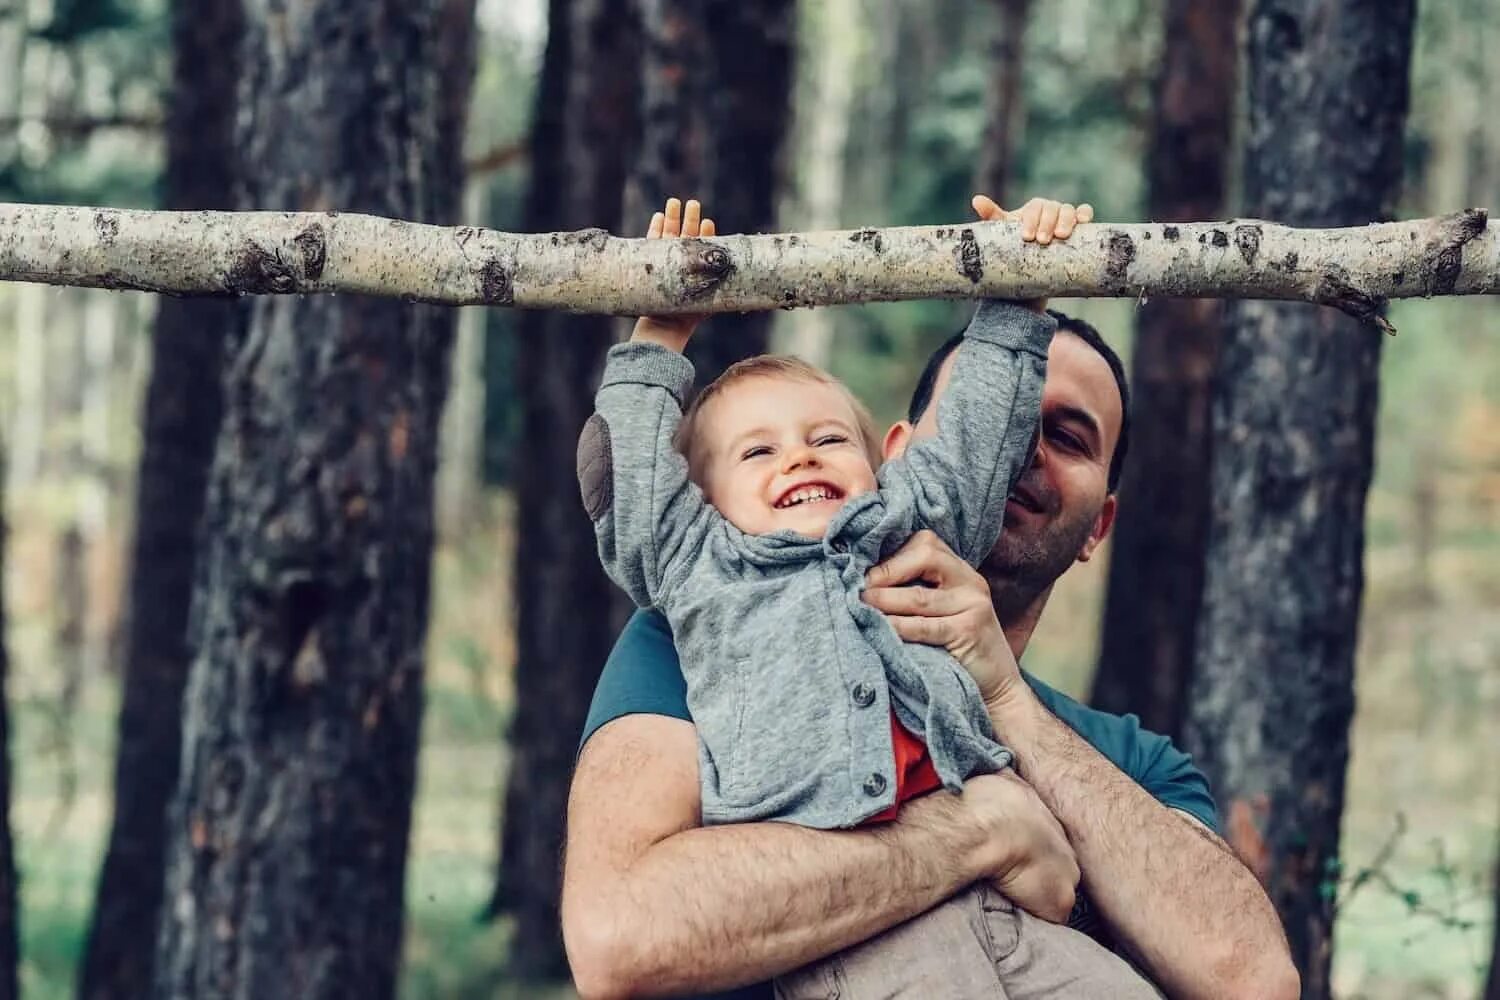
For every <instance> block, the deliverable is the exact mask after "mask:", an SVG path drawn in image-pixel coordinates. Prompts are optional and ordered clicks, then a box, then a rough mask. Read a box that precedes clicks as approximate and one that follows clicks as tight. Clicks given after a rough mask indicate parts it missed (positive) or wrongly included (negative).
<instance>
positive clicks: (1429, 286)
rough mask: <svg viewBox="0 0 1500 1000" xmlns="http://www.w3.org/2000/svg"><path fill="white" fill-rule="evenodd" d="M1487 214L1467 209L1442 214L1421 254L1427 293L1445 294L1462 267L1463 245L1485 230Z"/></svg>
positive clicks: (1424, 285) (1450, 289) (1424, 286)
mask: <svg viewBox="0 0 1500 1000" xmlns="http://www.w3.org/2000/svg"><path fill="white" fill-rule="evenodd" d="M1488 224H1489V213H1488V212H1486V211H1485V210H1484V209H1482V208H1470V209H1467V210H1465V211H1462V212H1456V213H1454V214H1453V215H1449V216H1447V217H1445V218H1444V219H1443V220H1442V221H1441V223H1440V224H1439V225H1438V230H1437V235H1436V236H1435V237H1434V238H1433V239H1432V241H1431V242H1429V243H1428V244H1427V249H1426V250H1425V251H1424V252H1423V254H1422V276H1423V282H1422V288H1423V291H1424V292H1426V293H1427V294H1428V295H1447V294H1449V293H1451V292H1452V291H1453V287H1454V286H1455V285H1456V284H1457V283H1458V275H1459V273H1460V272H1461V271H1462V270H1463V267H1464V244H1466V243H1468V242H1469V241H1470V240H1472V239H1474V238H1475V237H1476V236H1478V235H1479V234H1480V233H1482V232H1484V230H1485V226H1487V225H1488Z"/></svg>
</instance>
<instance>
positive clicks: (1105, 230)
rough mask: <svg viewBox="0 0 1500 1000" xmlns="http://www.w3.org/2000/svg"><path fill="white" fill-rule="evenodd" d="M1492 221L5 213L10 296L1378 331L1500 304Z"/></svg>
mask: <svg viewBox="0 0 1500 1000" xmlns="http://www.w3.org/2000/svg"><path fill="white" fill-rule="evenodd" d="M1487 219H1488V216H1487V213H1486V212H1485V211H1484V210H1482V209H1469V210H1467V211H1463V212H1459V213H1456V214H1454V215H1449V216H1444V217H1441V218H1434V219H1419V220H1413V221H1408V222H1389V223H1377V224H1373V225H1368V226H1358V227H1351V228H1345V229H1293V228H1289V227H1286V226H1281V225H1277V224H1275V223H1270V222H1261V221H1255V220H1243V219H1242V220H1234V221H1230V222H1213V223H1209V222H1199V223H1184V224H1172V225H1164V224H1156V223H1148V224H1131V225H1109V224H1099V223H1095V224H1092V225H1087V226H1080V227H1079V228H1078V229H1077V230H1076V231H1075V232H1074V235H1073V237H1072V238H1071V239H1070V240H1068V241H1067V242H1066V243H1057V244H1053V245H1051V246H1045V247H1044V246H1039V245H1037V244H1034V243H1033V244H1027V243H1023V242H1022V241H1021V238H1020V234H1019V226H1017V225H1015V224H1013V223H970V224H961V225H953V226H912V227H903V228H892V229H861V230H854V231H846V232H828V233H792V234H782V235H763V236H721V237H718V238H715V239H711V240H703V239H681V240H653V241H646V240H643V239H622V238H618V237H613V236H610V235H609V234H608V233H606V232H604V231H603V230H600V229H585V230H580V231H578V232H571V233H541V234H514V233H500V232H495V231H493V230H488V229H477V228H472V227H467V226H463V227H442V226H431V225H421V224H417V223H411V222H404V221H401V220H397V219H383V218H378V217H375V216H369V215H354V214H338V213H281V212H244V213H228V212H144V211H132V210H122V209H99V208H77V207H66V206H43V205H0V280H4V281H34V282H43V283H47V284H54V285H79V286H85V287H95V288H130V289H139V290H143V291H152V292H162V293H166V294H170V295H261V294H292V293H314V292H346V293H358V294H363V295H380V296H390V297H400V298H404V299H407V300H411V301H418V302H434V303H439V304H443V305H454V306H461V305H500V306H515V307H518V308H526V309H557V310H567V311H570V312H585V313H614V314H617V315H627V316H629V315H641V314H656V315H666V314H671V313H682V312H694V313H714V312H742V311H750V310H759V309H772V308H793V307H797V306H813V305H839V304H845V303H851V302H883V301H893V300H897V299H925V298H974V297H981V296H984V297H1003V298H1033V297H1038V296H1043V295H1047V296H1059V297H1101V296H1145V297H1173V298H1184V297H1185V298H1251V299H1283V300H1290V301H1303V302H1317V303H1321V304H1324V305H1330V306H1336V307H1338V308H1340V309H1343V310H1344V311H1345V312H1348V313H1350V314H1352V315H1355V316H1358V317H1360V318H1363V319H1372V320H1375V321H1376V322H1383V321H1382V320H1380V318H1379V310H1380V308H1381V306H1382V305H1384V303H1385V302H1386V300H1389V299H1396V298H1414V297H1418V296H1432V295H1494V294H1497V293H1500V237H1497V236H1496V234H1495V232H1494V231H1493V230H1490V229H1488V227H1487Z"/></svg>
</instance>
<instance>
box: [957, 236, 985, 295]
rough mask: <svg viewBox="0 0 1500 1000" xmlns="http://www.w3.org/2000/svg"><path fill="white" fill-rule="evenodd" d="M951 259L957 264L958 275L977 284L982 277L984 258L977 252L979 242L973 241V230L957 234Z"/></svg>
mask: <svg viewBox="0 0 1500 1000" xmlns="http://www.w3.org/2000/svg"><path fill="white" fill-rule="evenodd" d="M953 257H954V259H955V260H956V261H957V263H958V273H959V274H961V275H963V276H964V277H965V278H968V279H969V280H970V281H972V282H973V283H974V284H976V285H977V284H979V279H980V278H983V277H984V258H983V256H982V255H981V254H980V252H979V241H978V240H976V239H974V230H972V229H965V230H963V231H962V232H960V233H959V234H958V246H957V247H955V248H954V250H953Z"/></svg>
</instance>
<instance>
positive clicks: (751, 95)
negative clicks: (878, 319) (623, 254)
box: [624, 0, 796, 385]
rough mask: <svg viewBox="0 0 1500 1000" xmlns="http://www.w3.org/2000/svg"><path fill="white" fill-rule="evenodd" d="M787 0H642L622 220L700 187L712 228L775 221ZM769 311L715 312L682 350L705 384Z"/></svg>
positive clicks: (635, 220)
mask: <svg viewBox="0 0 1500 1000" xmlns="http://www.w3.org/2000/svg"><path fill="white" fill-rule="evenodd" d="M795 7H796V5H795V3H794V2H793V0H641V3H640V11H641V30H642V32H643V35H644V38H643V46H642V51H643V53H644V56H643V59H642V63H641V92H640V97H641V126H640V129H641V140H640V148H639V150H638V152H637V154H636V157H635V163H634V166H633V168H632V170H631V175H630V179H629V184H628V188H627V196H626V203H625V204H626V212H625V219H624V226H625V229H626V230H627V232H628V234H629V235H637V234H638V233H640V232H643V231H644V230H645V228H646V223H647V222H648V221H649V220H650V218H651V213H652V212H653V211H655V210H657V209H659V208H660V207H661V205H662V203H663V202H664V201H665V200H666V199H667V198H668V197H672V196H677V197H681V198H683V199H687V198H698V199H699V200H701V201H702V202H703V206H704V211H705V212H706V213H707V214H708V215H709V216H710V217H711V218H713V220H714V221H715V223H717V224H718V226H719V231H720V232H721V233H759V232H768V231H772V230H774V229H775V228H776V199H777V194H778V189H779V187H780V183H781V177H782V173H783V169H784V166H783V162H782V160H783V149H784V147H785V138H786V131H787V125H788V122H789V121H790V119H791V107H790V100H791V86H792V58H793V57H792V43H793V28H794V20H795V13H796V10H795ZM770 327H771V315H770V314H769V313H764V312H761V313H742V314H726V315H720V316H715V317H713V318H712V319H711V320H709V321H708V322H707V323H706V324H705V326H704V328H703V329H702V330H701V331H700V335H699V336H697V337H695V338H694V340H693V343H692V345H691V347H690V348H689V350H688V357H690V358H691V359H692V360H693V363H694V365H695V366H696V367H697V369H698V382H699V384H700V385H705V384H707V383H708V382H709V381H710V380H711V379H713V378H716V377H717V376H718V374H719V373H720V372H722V371H723V370H724V369H725V368H726V367H728V366H729V365H731V364H733V363H734V362H736V361H739V360H741V359H742V358H748V357H750V356H752V355H755V354H762V353H764V352H765V350H766V343H767V336H768V334H769V332H770Z"/></svg>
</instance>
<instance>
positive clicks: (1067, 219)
mask: <svg viewBox="0 0 1500 1000" xmlns="http://www.w3.org/2000/svg"><path fill="white" fill-rule="evenodd" d="M1077 222H1078V210H1077V209H1075V208H1074V207H1073V206H1072V205H1064V206H1063V207H1062V209H1061V210H1060V211H1059V212H1058V213H1057V238H1058V239H1060V240H1065V239H1067V238H1068V237H1069V236H1072V235H1073V226H1074V225H1076V224H1077Z"/></svg>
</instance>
